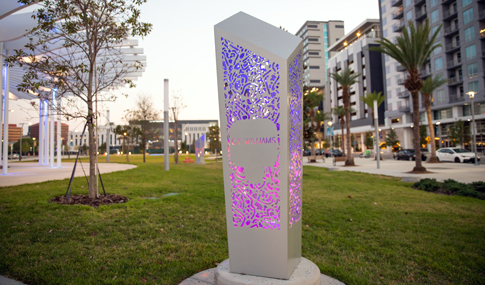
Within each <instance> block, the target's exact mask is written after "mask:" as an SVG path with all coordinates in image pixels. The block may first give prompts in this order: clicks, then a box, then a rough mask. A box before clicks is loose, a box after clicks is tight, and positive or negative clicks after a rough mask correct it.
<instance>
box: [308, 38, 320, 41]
mask: <svg viewBox="0 0 485 285" xmlns="http://www.w3.org/2000/svg"><path fill="white" fill-rule="evenodd" d="M308 41H309V42H318V39H317V38H308Z"/></svg>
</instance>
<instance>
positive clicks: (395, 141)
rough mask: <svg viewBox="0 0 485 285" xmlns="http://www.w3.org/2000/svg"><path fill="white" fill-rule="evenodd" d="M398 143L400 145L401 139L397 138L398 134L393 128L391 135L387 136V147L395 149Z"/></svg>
mask: <svg viewBox="0 0 485 285" xmlns="http://www.w3.org/2000/svg"><path fill="white" fill-rule="evenodd" d="M398 143H399V138H398V136H397V133H396V131H395V130H394V129H392V128H391V130H390V131H389V133H388V134H387V135H386V145H388V146H390V147H391V148H392V149H394V146H395V145H397V144H398Z"/></svg>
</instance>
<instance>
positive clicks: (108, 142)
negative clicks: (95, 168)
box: [106, 110, 111, 162]
mask: <svg viewBox="0 0 485 285" xmlns="http://www.w3.org/2000/svg"><path fill="white" fill-rule="evenodd" d="M106 120H107V121H108V127H107V128H106V162H109V152H110V149H109V148H110V143H111V134H110V131H111V124H110V122H109V110H106Z"/></svg>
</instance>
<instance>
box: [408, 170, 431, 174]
mask: <svg viewBox="0 0 485 285" xmlns="http://www.w3.org/2000/svg"><path fill="white" fill-rule="evenodd" d="M406 173H409V174H426V173H428V174H429V173H434V172H431V171H414V170H413V171H408V172H406Z"/></svg>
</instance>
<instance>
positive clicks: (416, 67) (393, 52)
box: [370, 20, 441, 172]
mask: <svg viewBox="0 0 485 285" xmlns="http://www.w3.org/2000/svg"><path fill="white" fill-rule="evenodd" d="M408 25H409V30H408V29H407V28H405V29H403V30H402V34H401V35H400V36H399V37H397V38H396V40H397V43H396V44H394V43H393V42H391V41H390V40H388V39H386V38H382V39H381V40H379V41H377V42H378V43H379V44H381V45H380V46H378V47H371V48H370V50H374V51H379V52H381V53H384V54H387V55H389V56H390V57H392V58H394V59H395V60H396V61H397V62H399V63H400V64H401V65H402V66H403V67H404V68H405V69H406V71H407V72H408V77H407V78H406V81H405V82H404V87H406V89H407V90H409V92H410V93H411V97H412V104H413V124H414V128H413V132H414V151H415V153H416V165H415V167H414V169H413V171H416V172H423V171H426V168H424V167H423V163H422V161H421V146H420V145H419V91H420V90H421V88H422V87H423V81H422V79H421V77H420V74H419V71H420V69H421V67H422V66H423V65H424V63H425V62H426V60H427V58H429V56H430V55H431V53H432V52H433V50H434V49H435V48H437V47H439V46H441V44H440V43H438V44H435V40H436V37H437V36H438V34H439V31H440V30H441V26H440V27H439V28H438V29H436V31H435V32H434V33H431V27H430V26H429V22H428V20H426V22H425V23H424V24H422V25H419V26H418V27H415V26H414V23H413V22H412V21H409V23H408ZM430 35H431V36H430Z"/></svg>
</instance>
